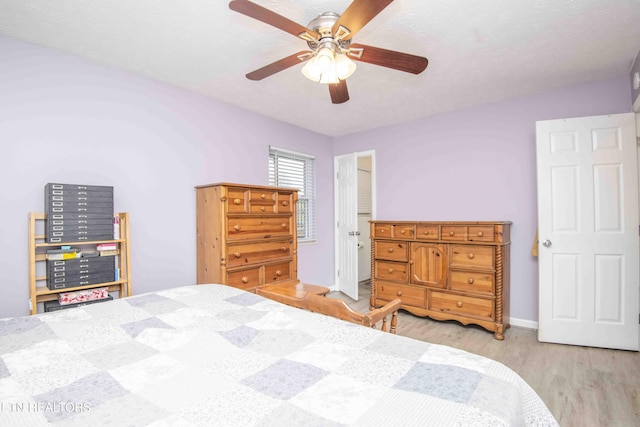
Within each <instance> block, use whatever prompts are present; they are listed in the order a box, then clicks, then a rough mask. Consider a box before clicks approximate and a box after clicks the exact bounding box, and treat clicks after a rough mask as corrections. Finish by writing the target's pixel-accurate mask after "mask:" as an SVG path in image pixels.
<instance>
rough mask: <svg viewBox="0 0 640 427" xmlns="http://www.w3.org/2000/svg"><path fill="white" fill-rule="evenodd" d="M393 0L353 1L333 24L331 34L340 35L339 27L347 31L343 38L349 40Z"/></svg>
mask: <svg viewBox="0 0 640 427" xmlns="http://www.w3.org/2000/svg"><path fill="white" fill-rule="evenodd" d="M391 2H393V0H353V2H352V3H351V4H350V5H349V7H348V8H347V10H345V11H344V13H343V14H342V16H340V18H339V19H338V20H337V21H336V23H335V24H333V29H332V33H333V34H342V32H339V31H338V29H339V28H340V26H342V27H345V28H346V29H347V30H349V33H348V34H347V35H345V36H343V37H341V38H342V39H344V40H349V39H351V37H353V35H354V34H355V33H357V32H358V31H360V29H362V27H364V26H365V25H367V23H368V22H369V21H371V20H372V19H373V18H374V17H375V16H376V15H377V14H378V13H380V12H381V11H382V10H383V9H384V8H385V7H387V6H388V5H389V4H390V3H391Z"/></svg>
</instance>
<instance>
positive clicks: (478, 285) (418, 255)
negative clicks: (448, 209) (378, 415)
mask: <svg viewBox="0 0 640 427" xmlns="http://www.w3.org/2000/svg"><path fill="white" fill-rule="evenodd" d="M370 224H371V258H372V259H371V306H372V308H373V307H379V306H382V305H384V304H386V303H387V302H389V301H392V300H393V299H395V298H400V299H401V300H402V306H401V308H403V309H405V310H407V311H409V312H411V313H413V314H415V315H417V316H428V317H431V318H433V319H436V320H451V319H452V320H457V321H459V322H460V323H462V324H465V325H466V324H470V323H473V324H477V325H480V326H482V327H483V328H485V329H487V330H489V331H492V332H494V337H495V338H496V339H499V340H502V339H504V331H505V329H506V328H508V327H509V271H510V268H509V249H510V236H509V228H510V225H511V222H414V221H370Z"/></svg>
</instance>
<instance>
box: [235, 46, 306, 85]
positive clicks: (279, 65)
mask: <svg viewBox="0 0 640 427" xmlns="http://www.w3.org/2000/svg"><path fill="white" fill-rule="evenodd" d="M312 53H313V52H311V51H310V50H303V51H302V52H298V53H294V54H293V55H290V56H287V57H286V58H282V59H281V60H279V61H276V62H273V63H271V64H269V65H265V66H264V67H262V68H258V69H257V70H255V71H252V72H250V73H249V74H247V78H248V79H249V80H262V79H264V78H265V77H269V76H271V75H273V74H275V73H278V72H280V71H282V70H286V69H287V68H289V67H293V66H294V65H296V64H300V63H302V62H304V61H306V60H307V59H309V58H310V57H311V55H310V54H312ZM300 57H302V59H301V58H300Z"/></svg>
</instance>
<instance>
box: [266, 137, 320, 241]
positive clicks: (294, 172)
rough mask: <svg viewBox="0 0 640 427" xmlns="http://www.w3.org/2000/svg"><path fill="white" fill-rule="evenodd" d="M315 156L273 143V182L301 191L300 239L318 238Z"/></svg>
mask: <svg viewBox="0 0 640 427" xmlns="http://www.w3.org/2000/svg"><path fill="white" fill-rule="evenodd" d="M315 162H316V160H315V157H314V156H310V155H308V154H302V153H296V152H295V151H289V150H284V149H282V148H276V147H273V146H269V185H273V186H277V187H287V188H295V189H297V190H298V206H297V209H296V212H297V218H296V223H297V226H298V241H299V242H305V241H306V242H308V241H313V240H315V238H316V207H315V182H316V172H315Z"/></svg>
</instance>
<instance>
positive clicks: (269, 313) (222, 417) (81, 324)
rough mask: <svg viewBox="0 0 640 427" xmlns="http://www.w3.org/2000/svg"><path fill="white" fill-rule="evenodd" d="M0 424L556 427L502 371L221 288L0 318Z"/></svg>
mask: <svg viewBox="0 0 640 427" xmlns="http://www.w3.org/2000/svg"><path fill="white" fill-rule="evenodd" d="M0 425H3V426H18V425H24V426H40V425H62V426H81V427H86V426H102V425H109V426H125V425H129V426H207V427H208V426H298V425H313V426H339V425H357V426H395V425H402V426H412V425H415V426H448V425H452V426H492V427H495V426H520V425H522V426H557V425H558V424H557V422H556V420H555V419H554V417H553V416H552V415H551V413H550V412H549V410H548V409H547V407H546V406H545V404H544V403H543V402H542V400H541V399H540V398H539V396H538V395H537V394H536V393H535V392H534V391H533V390H532V389H531V387H530V386H529V385H528V384H527V383H525V382H524V381H523V380H522V378H520V377H519V376H518V375H517V374H516V373H515V372H513V371H512V370H510V369H509V368H507V367H506V366H504V365H502V364H500V363H498V362H496V361H493V360H491V359H487V358H485V357H481V356H478V355H474V354H471V353H467V352H464V351H461V350H456V349H453V348H450V347H446V346H441V345H435V344H430V343H427V342H422V341H417V340H414V339H410V338H406V337H402V336H397V335H392V334H389V333H383V332H380V331H378V330H374V329H370V328H366V327H363V326H359V325H355V324H351V323H347V322H344V321H341V320H338V319H335V318H331V317H327V316H323V315H320V314H316V313H310V312H308V311H305V310H300V309H297V308H293V307H289V306H286V305H283V304H280V303H277V302H275V301H271V300H268V299H265V298H263V297H261V296H258V295H255V294H252V293H248V292H244V291H242V290H239V289H236V288H232V287H228V286H224V285H216V284H211V285H197V286H196V285H194V286H182V287H176V288H173V289H169V290H163V291H159V292H153V293H147V294H142V295H138V296H133V297H129V298H124V299H116V300H113V301H110V302H104V303H100V304H92V305H87V306H84V307H79V308H74V309H68V310H60V311H55V312H51V313H44V314H40V315H37V316H29V317H18V318H8V319H2V320H0Z"/></svg>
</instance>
